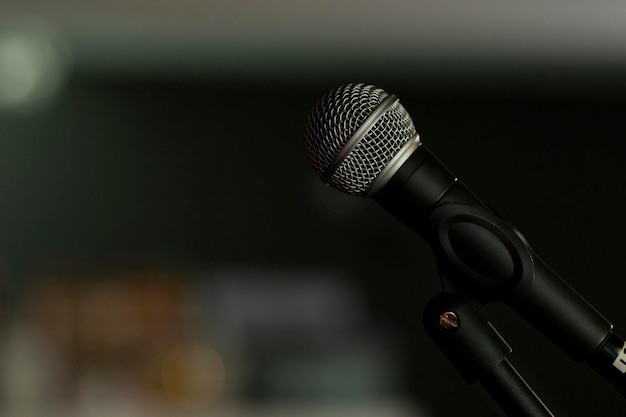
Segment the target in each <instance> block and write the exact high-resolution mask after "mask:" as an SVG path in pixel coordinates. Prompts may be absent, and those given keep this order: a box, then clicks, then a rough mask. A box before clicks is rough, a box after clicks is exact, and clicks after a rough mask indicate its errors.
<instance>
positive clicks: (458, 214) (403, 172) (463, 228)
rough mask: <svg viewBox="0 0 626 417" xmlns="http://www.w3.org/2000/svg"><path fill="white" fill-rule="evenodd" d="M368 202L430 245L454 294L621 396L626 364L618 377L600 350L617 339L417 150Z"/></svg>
mask: <svg viewBox="0 0 626 417" xmlns="http://www.w3.org/2000/svg"><path fill="white" fill-rule="evenodd" d="M373 199H374V200H376V201H377V202H378V203H379V204H380V205H381V206H382V207H383V208H385V209H386V210H387V211H388V212H389V213H391V214H392V215H393V216H395V217H396V218H397V219H399V220H400V221H401V222H403V223H405V224H406V225H407V226H409V227H410V228H411V229H413V230H414V231H415V232H417V233H418V234H419V235H420V236H421V237H422V238H424V239H425V240H426V241H428V242H429V243H430V244H431V248H432V249H433V253H434V254H435V257H436V259H437V262H438V265H439V268H440V273H441V274H442V277H444V278H445V280H446V282H449V283H450V284H451V285H452V286H453V287H454V288H455V290H456V291H459V290H460V291H462V292H463V293H464V294H468V295H471V296H473V297H474V298H476V299H477V300H479V301H482V302H483V303H484V302H490V301H496V300H501V301H504V302H505V303H507V304H508V305H509V306H510V307H511V308H513V309H514V310H515V311H517V312H518V313H519V314H520V315H521V316H522V317H523V318H524V319H526V320H527V321H528V322H529V323H531V324H532V325H533V326H534V327H535V328H537V329H538V330H539V331H540V332H541V333H543V334H544V335H545V336H546V337H547V338H548V339H550V340H551V341H552V342H553V343H555V344H556V345H557V346H559V347H560V348H561V349H562V350H564V351H565V352H566V353H568V354H569V355H570V356H571V357H572V358H573V359H574V360H576V361H578V362H580V361H588V362H589V363H590V364H591V365H592V366H593V367H594V368H595V369H596V370H598V371H599V372H600V373H601V374H602V375H603V376H605V378H607V379H608V380H609V381H611V382H612V383H613V385H615V386H616V387H617V388H618V390H620V392H621V393H622V394H623V395H626V389H625V388H624V386H625V385H626V384H624V383H623V382H621V385H620V383H619V381H626V376H624V375H625V373H624V372H626V364H624V368H622V369H623V371H621V370H620V369H619V368H617V367H616V366H614V365H613V364H612V363H611V364H610V365H609V364H607V362H608V361H609V360H611V361H614V360H615V354H613V353H612V354H608V353H607V352H605V350H606V351H611V352H613V351H614V350H615V349H614V348H610V349H608V348H606V347H607V346H613V347H614V346H615V345H616V344H619V340H621V339H619V338H617V336H615V335H614V333H612V327H613V326H612V324H611V323H610V322H609V321H607V320H606V319H605V318H604V317H603V316H602V315H601V314H600V313H599V312H598V311H596V309H594V308H593V307H592V306H591V305H590V304H589V303H588V302H587V301H585V299H584V298H583V297H581V296H580V295H579V294H578V293H577V292H576V291H574V290H573V289H572V288H571V287H570V286H569V285H568V284H567V283H565V281H563V280H562V279H561V278H560V277H559V276H558V275H557V274H556V273H555V272H554V271H552V269H550V268H549V267H548V266H547V265H546V264H545V263H544V262H543V261H542V260H541V259H540V258H539V257H537V256H536V255H535V254H534V253H533V252H532V250H531V249H530V247H529V245H528V243H527V242H526V240H525V238H524V237H523V236H522V235H521V234H520V233H519V231H517V230H516V229H515V227H513V226H512V225H510V224H509V223H508V222H506V221H505V220H504V219H502V218H501V217H500V216H498V215H497V214H496V213H494V212H493V211H492V210H491V209H490V208H489V207H488V206H487V205H486V204H484V203H483V202H482V201H481V200H480V199H479V198H478V197H476V196H475V195H474V194H473V193H472V192H471V191H470V190H469V189H468V188H467V187H465V186H464V185H463V184H462V183H461V182H459V181H458V179H457V178H456V177H455V176H454V175H453V174H452V173H451V172H450V171H449V170H448V169H447V168H446V167H445V166H444V165H443V164H442V163H441V162H440V161H439V160H438V159H437V158H436V157H435V156H434V155H433V154H432V153H430V152H429V151H428V149H426V147H425V146H424V145H420V146H419V147H418V148H417V149H416V150H415V151H414V152H413V154H412V155H411V156H410V157H409V158H408V159H407V160H406V161H405V162H404V163H403V164H402V165H401V166H400V167H399V168H398V170H397V171H396V172H395V173H394V175H393V176H392V177H391V178H390V179H389V181H388V182H387V183H386V184H385V186H384V187H383V188H382V189H381V190H380V191H379V192H378V193H377V194H375V195H374V196H373ZM446 282H444V284H445V283H446ZM616 339H617V341H616ZM621 348H622V350H623V348H624V346H623V343H622V346H621ZM603 349H604V350H603ZM611 357H613V359H611ZM625 357H626V356H625ZM600 364H601V365H600ZM615 372H617V373H618V374H615ZM619 375H621V377H620V376H619ZM616 380H617V383H616ZM620 386H621V388H620Z"/></svg>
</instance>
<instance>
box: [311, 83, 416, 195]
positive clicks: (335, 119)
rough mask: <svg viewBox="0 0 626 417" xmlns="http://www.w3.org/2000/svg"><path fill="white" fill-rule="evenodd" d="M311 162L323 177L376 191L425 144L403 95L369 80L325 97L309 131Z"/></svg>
mask: <svg viewBox="0 0 626 417" xmlns="http://www.w3.org/2000/svg"><path fill="white" fill-rule="evenodd" d="M304 140H305V143H304V144H305V148H306V153H307V158H308V160H309V163H310V164H311V166H312V167H313V169H314V170H315V172H316V173H317V174H318V175H319V176H320V177H321V178H322V180H323V181H324V182H326V183H327V184H328V185H330V186H332V187H333V188H336V189H338V190H339V191H343V192H346V193H350V194H355V195H360V196H371V195H373V194H375V192H376V191H378V190H379V189H380V188H381V187H382V186H383V185H384V184H385V183H386V182H387V181H388V180H389V178H390V177H391V176H392V175H393V174H394V173H395V172H396V170H397V169H398V168H399V167H400V166H401V165H402V163H403V162H404V161H405V160H406V159H407V158H408V157H409V156H410V154H411V153H412V152H413V151H414V150H415V149H416V148H417V147H418V146H419V145H420V141H419V137H418V135H417V132H416V131H415V126H414V125H413V121H412V120H411V116H409V114H408V113H407V111H406V110H405V109H404V107H402V105H401V104H400V102H399V101H398V99H397V98H396V97H395V96H393V95H391V94H388V93H387V92H385V91H384V90H381V89H380V88H377V87H374V86H371V85H366V84H348V85H344V86H341V87H338V88H336V89H334V90H332V91H330V92H329V93H328V94H326V95H325V96H323V97H322V98H321V99H320V100H319V101H318V102H317V103H316V104H315V105H314V106H313V108H312V109H311V112H310V113H309V116H308V118H307V121H306V125H305V130H304Z"/></svg>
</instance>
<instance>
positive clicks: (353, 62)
mask: <svg viewBox="0 0 626 417" xmlns="http://www.w3.org/2000/svg"><path fill="white" fill-rule="evenodd" d="M351 82H364V83H368V84H374V85H376V86H378V87H381V88H383V89H385V90H387V91H389V92H393V93H394V94H395V95H396V96H398V97H399V98H400V100H401V102H402V104H403V106H404V107H405V108H406V109H407V110H408V112H409V113H410V114H411V116H412V118H413V121H414V123H415V126H416V129H417V131H418V133H419V135H420V137H421V140H422V141H423V143H424V144H426V145H427V146H428V148H429V149H430V150H431V151H432V152H433V153H434V154H436V155H437V157H438V158H440V159H441V160H442V161H443V162H444V163H445V164H446V165H447V166H448V167H449V168H450V169H451V170H452V171H453V172H454V173H455V174H456V175H458V176H459V178H460V179H461V180H462V181H463V183H465V184H466V185H467V186H468V187H469V188H471V189H472V190H473V191H474V192H475V193H476V194H477V195H478V196H480V197H481V198H482V199H483V200H484V201H485V202H486V203H487V204H489V206H491V207H493V208H494V209H495V210H497V212H498V213H500V214H502V215H503V216H504V217H505V218H506V219H508V220H510V221H511V222H512V223H513V224H515V225H516V227H517V228H518V229H519V230H521V231H522V232H523V233H524V235H525V237H526V238H527V239H528V240H529V241H530V243H531V244H532V247H533V249H534V251H535V252H536V253H537V254H539V256H541V258H542V259H543V260H544V261H546V263H547V264H548V265H550V266H551V268H553V269H554V270H555V271H556V272H557V273H558V274H559V275H560V276H562V277H563V278H564V279H565V280H566V281H567V282H568V283H569V284H570V285H571V286H572V287H573V288H575V289H576V290H577V291H578V292H579V293H580V294H581V295H582V296H583V297H585V299H587V300H588V301H589V302H590V303H591V304H592V305H593V306H595V307H596V308H597V309H598V310H599V311H600V312H601V313H602V314H603V315H604V316H605V317H606V318H607V319H608V320H609V321H611V322H612V323H613V324H614V326H615V329H616V331H617V333H620V334H622V335H626V318H625V317H624V315H623V307H624V294H626V284H625V279H624V273H625V272H626V257H625V256H624V252H625V250H626V245H625V243H624V238H623V237H624V235H626V223H625V222H624V216H623V211H624V204H625V203H626V192H625V191H624V190H625V188H624V184H625V183H626V165H624V163H623V161H624V155H626V140H625V139H626V136H625V133H624V120H625V117H626V116H625V114H626V3H624V2H620V1H603V2H590V1H568V2H566V1H556V0H552V1H547V2H539V3H537V2H531V3H528V2H521V3H510V2H506V3H503V2H497V1H494V0H480V1H474V2H466V3H458V4H452V3H449V2H426V1H413V2H407V1H384V2H383V1H374V0H367V1H359V2H356V1H346V2H334V1H326V0H323V1H322V0H320V1H316V2H299V1H298V2H289V1H284V0H276V1H269V2H267V1H266V2H252V1H222V0H212V1H208V2H199V1H193V0H179V1H176V2H173V1H172V2H165V1H157V2H147V1H143V0H127V1H123V2H121V1H113V2H88V3H81V2H75V1H71V0H59V1H57V2H43V1H37V0H20V1H14V0H8V1H4V2H3V3H2V4H1V5H0V334H1V335H2V337H1V338H0V414H1V415H3V416H7V417H10V416H20V417H22V416H41V417H48V416H69V415H73V416H81V417H83V416H84V417H100V416H127V417H143V416H148V415H149V416H163V417H169V416H193V417H195V416H214V415H220V416H241V417H248V416H255V417H256V416H259V417H283V416H298V417H308V416H311V417H313V416H315V417H326V416H339V415H341V416H359V417H369V416H372V417H374V416H376V417H436V416H451V415H461V414H462V415H463V416H468V417H470V416H481V417H485V416H503V415H504V414H503V412H502V411H501V410H500V408H499V407H498V406H497V405H496V403H495V402H494V401H493V399H492V398H491V397H489V396H488V395H487V394H486V392H485V390H484V389H483V388H482V387H481V386H480V384H473V385H468V384H466V382H465V381H464V380H463V378H462V377H461V376H460V375H459V374H458V372H456V370H455V369H454V368H453V367H452V365H451V364H450V363H449V362H448V361H447V360H446V358H445V357H444V356H443V355H442V353H441V352H440V351H439V350H438V349H437V347H436V346H435V345H434V343H433V342H432V341H431V339H430V338H429V336H428V335H427V334H426V332H425V330H424V329H423V326H422V312H423V309H424V306H425V305H426V303H427V302H428V300H429V299H430V298H431V297H432V296H433V295H434V294H436V293H437V292H439V291H441V288H440V284H439V273H438V270H437V265H436V262H435V259H434V258H433V254H432V251H431V248H430V247H429V245H428V244H427V243H426V242H425V241H423V240H422V239H421V238H420V237H419V236H418V235H417V234H415V233H414V232H412V231H411V230H410V229H408V228H407V227H405V226H404V225H402V224H401V223H400V222H398V221H397V220H396V219H394V218H393V217H392V216H391V215H389V214H388V213H386V212H385V210H384V209H382V208H381V207H380V206H379V205H377V204H376V203H375V202H374V201H372V200H370V199H363V198H359V197H355V196H349V195H347V194H342V193H340V192H338V191H336V190H333V189H332V188H330V187H327V186H326V185H325V184H324V183H323V182H322V181H320V179H319V178H318V177H317V175H316V174H315V173H314V172H313V170H312V169H311V167H310V166H309V164H308V163H307V158H306V156H305V150H304V143H303V131H304V124H305V120H306V117H307V114H308V112H309V110H310V108H311V107H312V106H313V105H314V103H315V102H316V101H317V100H318V99H319V97H320V96H322V95H323V94H324V93H326V92H327V91H329V90H331V89H333V88H335V87H337V86H338V85H342V84H345V83H351ZM482 311H483V314H484V315H485V316H486V317H487V318H488V319H489V320H490V321H491V322H492V323H493V324H494V326H495V327H496V328H497V329H498V331H499V332H500V334H501V335H502V336H503V337H504V338H505V339H506V340H507V342H508V343H509V344H510V345H511V347H512V349H513V352H512V353H511V355H510V356H509V359H510V360H511V362H512V363H514V364H515V366H516V367H517V369H518V371H519V372H520V373H521V374H522V375H523V376H524V378H525V379H526V381H527V382H528V383H529V384H530V385H531V386H532V387H533V389H534V390H535V391H536V392H537V394H538V395H539V396H540V397H541V398H542V399H543V400H544V402H545V403H546V404H547V405H548V406H549V407H550V409H551V410H552V411H553V412H554V414H555V415H556V416H572V417H575V416H581V417H582V416H592V415H603V416H616V417H617V416H623V415H624V412H625V411H626V402H625V401H624V398H623V397H622V395H620V393H619V392H618V391H617V390H615V389H614V388H613V387H612V386H611V385H610V384H609V383H608V382H607V381H605V380H604V379H603V378H602V377H601V376H600V375H598V374H597V373H596V372H594V371H593V370H592V369H591V368H590V367H589V366H588V365H587V364H585V363H577V362H576V361H574V360H572V359H571V358H570V357H568V356H567V355H566V354H565V353H564V352H563V351H562V350H561V349H559V348H558V347H556V346H555V345H553V344H552V343H551V342H550V341H548V340H547V339H546V338H545V337H544V336H543V335H542V334H541V333H539V332H538V331H537V330H535V329H534V328H533V327H532V326H531V325H529V324H528V323H527V322H526V321H525V320H523V319H522V318H520V317H519V316H518V315H517V314H516V313H515V312H513V311H511V309H510V308H508V307H507V306H506V305H504V304H502V303H499V302H496V303H491V304H488V305H486V306H485V307H484V308H483V310H482Z"/></svg>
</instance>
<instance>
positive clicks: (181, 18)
mask: <svg viewBox="0 0 626 417" xmlns="http://www.w3.org/2000/svg"><path fill="white" fill-rule="evenodd" d="M0 16H4V17H3V18H2V20H0V22H3V26H4V27H11V26H15V25H16V24H17V23H18V22H20V21H22V22H23V21H30V22H32V20H33V19H41V21H44V22H47V24H48V25H50V26H52V27H54V28H55V30H57V31H58V32H59V33H61V34H62V35H63V37H64V38H65V39H66V40H67V43H68V44H69V45H70V47H71V50H72V51H73V54H74V58H75V62H76V65H78V66H79V67H80V66H82V67H83V68H92V69H93V68H96V69H97V68H100V69H105V70H106V69H123V68H127V69H128V68H130V69H133V68H135V69H140V70H146V69H148V70H153V71H155V70H157V71H158V70H160V71H163V70H171V69H174V70H177V69H185V68H186V69H193V68H195V69H199V70H200V71H206V70H215V71H222V72H226V73H228V72H232V71H234V72H236V73H249V72H251V71H259V70H263V71H266V72H278V73H281V72H289V71H293V70H297V71H298V72H301V71H309V72H315V73H325V72H333V71H337V70H338V69H341V68H344V67H345V66H346V65H347V64H348V65H352V64H354V63H357V64H365V65H368V66H369V67H370V68H385V67H389V66H390V65H394V66H398V65H402V64H403V63H405V64H407V65H409V66H411V67H415V66H416V65H417V66H419V64H423V65H425V66H426V67H427V66H429V65H430V66H436V67H439V68H441V67H446V66H449V65H450V64H454V63H458V62H470V63H475V64H478V65H484V64H485V63H488V64H492V63H494V62H495V63H506V64H507V65H509V66H510V65H516V64H517V63H528V62H535V63H543V64H551V63H559V64H562V63H565V64H568V65H571V64H575V65H594V66H598V65H600V66H616V65H618V66H623V65H626V41H625V40H626V3H624V2H623V1H614V0H611V1H603V2H591V1H580V0H573V1H565V0H551V1H542V2H536V1H533V2H500V1H496V0H477V1H472V2H435V1H408V0H388V1H374V0H361V1H357V0H349V1H342V2H337V1H332V0H318V1H315V2H310V1H306V2H305V1H288V0H268V1H263V2H259V1H251V0H238V1H226V0H212V1H199V0H177V1H171V0H170V1H165V0H158V1H147V0H124V1H121V0H116V1H106V2H104V1H90V2H79V1H77V0H58V1H55V2H50V1H42V0H19V1H18V0H9V1H7V0H5V1H4V2H3V5H0ZM452 71H457V72H458V71H463V68H462V67H461V68H457V67H455V68H453V69H452Z"/></svg>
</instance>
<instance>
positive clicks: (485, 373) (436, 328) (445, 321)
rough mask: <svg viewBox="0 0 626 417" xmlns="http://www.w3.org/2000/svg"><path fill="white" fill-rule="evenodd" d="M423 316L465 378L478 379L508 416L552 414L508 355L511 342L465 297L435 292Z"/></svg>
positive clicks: (429, 331)
mask: <svg viewBox="0 0 626 417" xmlns="http://www.w3.org/2000/svg"><path fill="white" fill-rule="evenodd" d="M423 318H424V327H425V328H426V331H427V333H428V334H429V335H430V337H431V338H432V339H433V341H434V342H435V343H436V344H437V346H438V347H439V349H441V351H442V352H443V353H444V355H445V356H446V357H447V358H448V360H449V361H450V362H451V363H452V365H453V366H454V367H455V368H456V369H457V371H458V372H459V373H460V374H461V376H463V378H464V379H465V381H466V382H467V383H468V384H473V383H475V382H476V381H480V383H481V384H482V386H483V387H484V388H485V389H486V390H487V392H488V393H489V394H490V395H491V397H492V398H493V399H494V400H495V402H496V403H497V404H498V405H499V406H500V408H501V409H502V410H503V411H504V412H505V414H506V415H507V416H510V417H554V414H552V412H551V411H550V410H549V409H548V407H547V406H546V405H545V404H544V403H543V401H541V399H540V398H539V397H538V396H537V394H535V392H534V391H533V390H532V388H531V387H530V386H529V385H528V384H527V383H526V381H524V379H523V378H522V376H521V375H520V374H519V373H518V372H517V370H516V369H515V368H514V367H513V365H512V364H511V363H510V362H509V360H508V359H507V356H508V355H509V353H511V348H510V346H509V345H508V344H507V342H506V341H505V340H504V339H503V338H502V336H500V334H499V333H498V331H497V330H496V329H495V328H494V327H493V325H492V324H491V323H490V322H488V321H486V320H485V319H483V318H482V317H481V316H480V315H479V313H478V312H477V311H476V310H474V308H473V307H472V306H471V304H470V303H469V301H468V300H467V299H466V298H465V297H463V296H460V295H457V294H449V293H441V294H438V295H436V296H435V297H433V298H432V299H431V300H430V302H429V303H428V304H427V305H426V308H425V310H424V317H423Z"/></svg>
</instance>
